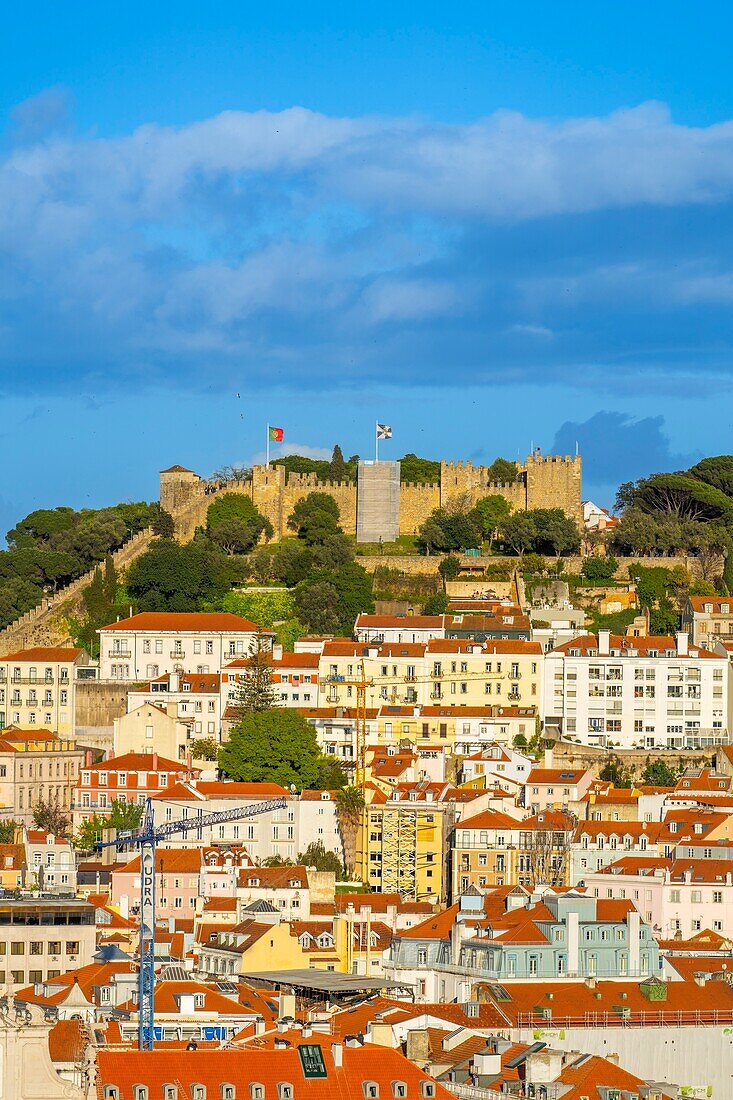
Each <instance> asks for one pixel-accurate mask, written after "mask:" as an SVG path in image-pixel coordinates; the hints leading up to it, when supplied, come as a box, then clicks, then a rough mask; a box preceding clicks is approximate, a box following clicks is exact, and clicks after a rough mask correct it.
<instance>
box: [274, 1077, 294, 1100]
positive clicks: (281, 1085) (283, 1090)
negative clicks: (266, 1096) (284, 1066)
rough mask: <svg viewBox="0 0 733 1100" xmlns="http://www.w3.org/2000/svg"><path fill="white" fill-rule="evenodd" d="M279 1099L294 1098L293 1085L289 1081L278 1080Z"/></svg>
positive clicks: (290, 1099) (287, 1099) (289, 1099)
mask: <svg viewBox="0 0 733 1100" xmlns="http://www.w3.org/2000/svg"><path fill="white" fill-rule="evenodd" d="M277 1100H293V1086H292V1085H291V1084H289V1083H288V1082H287V1081H280V1082H278V1086H277Z"/></svg>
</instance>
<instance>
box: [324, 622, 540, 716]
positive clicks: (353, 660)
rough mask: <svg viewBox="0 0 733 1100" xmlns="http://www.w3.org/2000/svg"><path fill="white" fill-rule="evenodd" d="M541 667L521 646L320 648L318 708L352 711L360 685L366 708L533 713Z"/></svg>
mask: <svg viewBox="0 0 733 1100" xmlns="http://www.w3.org/2000/svg"><path fill="white" fill-rule="evenodd" d="M542 660H543V653H542V647H541V646H540V644H539V642H528V641H524V640H522V639H489V640H487V641H485V642H483V643H479V642H476V641H473V640H472V639H470V638H435V639H433V640H432V641H430V642H421V643H393V642H390V643H384V644H382V645H376V644H364V643H363V642H346V641H334V642H327V643H326V644H325V646H324V647H323V652H322V654H321V660H320V663H319V669H318V679H319V688H320V691H319V700H320V703H321V705H322V706H331V707H333V706H343V707H349V706H354V705H356V703H357V702H358V684H359V683H363V684H364V701H365V703H366V705H367V706H369V707H370V708H374V707H384V706H385V705H390V706H418V705H419V706H422V707H426V706H433V705H444V706H449V707H458V708H463V707H483V708H485V707H491V706H493V705H498V706H517V707H530V706H533V707H540V706H541V693H542Z"/></svg>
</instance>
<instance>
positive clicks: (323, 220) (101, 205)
mask: <svg viewBox="0 0 733 1100" xmlns="http://www.w3.org/2000/svg"><path fill="white" fill-rule="evenodd" d="M732 23H733V13H732V12H731V8H730V6H729V5H723V4H718V3H702V4H700V5H697V7H696V8H695V10H694V12H693V11H692V10H691V9H690V7H689V5H688V4H681V3H669V2H668V3H665V4H656V3H646V4H643V5H639V4H638V3H636V4H631V3H616V4H614V5H606V6H603V7H602V6H600V5H588V4H575V3H564V4H560V5H555V6H553V7H550V6H548V5H546V4H539V3H537V4H530V3H521V2H519V3H515V4H513V5H494V4H486V3H483V4H473V3H464V4H461V5H453V6H452V7H450V6H447V5H445V4H440V5H438V4H430V3H424V4H422V5H420V7H419V14H418V8H417V6H416V5H406V4H400V3H391V4H389V5H387V4H382V3H371V4H369V5H352V6H348V5H343V4H340V5H337V4H325V3H318V2H314V3H312V4H310V5H308V6H307V8H306V6H305V5H294V4H285V3H273V4H270V5H268V6H266V7H258V8H255V6H254V5H242V4H241V3H237V4H234V3H224V2H222V3H214V4H210V5H208V6H207V5H200V4H197V5H194V4H191V3H186V2H181V3H178V4H176V5H173V4H168V3H159V4H154V5H151V4H149V3H148V4H146V5H142V4H138V3H134V2H132V3H128V4H126V5H124V6H123V7H118V6H114V7H113V6H112V5H98V4H95V5H92V4H89V3H86V2H75V3H74V4H73V5H59V4H57V3H53V4H52V3H37V4H29V5H15V8H14V10H13V11H10V12H7V13H5V15H4V45H5V47H6V48H5V50H4V51H3V58H2V60H3V64H2V65H0V120H1V121H0V126H1V127H2V136H1V138H0V386H1V389H2V396H3V413H4V415H3V418H2V425H0V437H2V442H3V444H4V449H5V453H6V456H7V458H8V459H9V461H6V470H8V471H11V472H12V473H13V476H11V477H6V479H5V482H4V485H3V487H2V488H0V529H7V528H8V527H9V526H11V524H12V523H13V522H14V521H15V520H16V519H17V518H18V517H19V515H21V514H23V513H25V512H26V511H28V510H29V509H30V508H32V507H36V506H52V505H55V504H58V503H70V504H74V505H77V506H79V505H84V504H88V505H101V504H104V503H111V502H114V501H116V500H119V499H130V498H133V499H135V498H141V497H146V498H153V497H155V495H156V492H157V471H158V469H160V468H161V467H163V466H166V465H169V464H171V463H173V462H181V463H184V464H186V465H189V466H191V467H192V468H194V469H196V470H197V471H199V472H200V473H203V474H205V473H209V472H210V471H211V470H213V469H215V468H216V467H217V466H219V465H221V464H223V463H227V462H239V461H248V460H251V459H252V458H253V457H255V456H256V455H257V454H258V452H260V451H261V450H262V444H263V438H264V425H265V423H266V422H267V421H268V420H269V421H270V422H271V423H277V424H282V425H283V426H284V427H285V430H286V440H287V441H288V444H289V445H291V446H292V445H296V446H298V447H301V448H307V449H309V452H308V453H313V454H320V453H326V452H330V449H331V447H332V446H333V444H334V442H336V441H338V442H340V443H341V446H342V447H343V449H344V451H345V452H346V453H347V454H348V453H354V452H359V453H362V454H369V453H371V448H372V445H373V423H374V420H375V418H377V417H378V418H379V419H382V420H385V421H388V422H389V423H391V424H392V426H393V429H394V441H393V443H392V444H388V445H386V446H385V450H384V451H383V454H384V455H385V457H387V454H388V452H389V451H390V449H391V453H393V454H395V455H399V454H402V453H404V452H405V451H408V450H414V451H417V452H418V453H420V454H424V455H429V456H436V457H438V456H440V455H445V456H446V457H453V458H469V457H470V458H474V459H475V460H477V461H479V460H484V459H485V460H487V461H490V460H491V459H492V458H493V457H495V456H496V455H497V454H504V455H506V456H508V457H514V456H519V457H523V456H524V455H525V454H526V452H527V451H528V449H529V447H530V445H531V443H532V442H535V443H539V444H541V445H542V446H543V448H545V449H547V450H550V449H553V448H557V449H560V450H562V451H569V450H573V449H574V446H575V442H576V441H577V442H578V443H579V445H580V448H581V451H582V453H583V454H584V456H585V460H586V467H585V469H586V476H585V489H586V495H591V496H595V497H596V498H597V499H599V500H600V501H601V502H603V503H609V502H610V501H611V500H612V497H613V491H614V487H615V485H616V484H617V483H618V482H619V481H621V480H627V479H629V478H632V477H636V476H640V475H642V474H644V473H649V472H652V471H653V470H656V469H663V468H676V467H679V466H682V465H685V464H687V463H688V462H689V461H692V460H695V459H696V458H697V457H699V455H701V454H703V453H719V452H727V451H730V449H731V446H730V434H731V433H730V428H731V415H730V412H729V409H730V405H731V401H730V397H731V377H732V374H733V372H732V370H731V346H732V344H733V319H732V316H731V304H732V303H733V261H732V259H731V246H730V241H731V239H733V238H732V235H731V231H732V230H733V121H732V120H733V85H732V84H731V82H730V80H729V78H728V73H729V57H728V46H729V43H730V40H731V31H732V30H733V27H732V26H731V24H732ZM237 394H239V395H240V396H239V397H237V396H236V395H237Z"/></svg>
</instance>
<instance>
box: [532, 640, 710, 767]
mask: <svg viewBox="0 0 733 1100" xmlns="http://www.w3.org/2000/svg"><path fill="white" fill-rule="evenodd" d="M544 668H545V690H544V700H545V723H546V725H549V726H557V727H559V728H560V730H561V731H562V733H563V735H564V736H565V737H570V738H577V740H578V741H580V742H582V743H584V744H590V745H600V746H606V745H611V744H613V745H616V746H620V747H621V748H632V747H635V746H637V747H640V748H647V749H652V748H658V747H665V748H666V747H670V748H686V747H689V748H699V747H706V746H709V745H714V744H721V743H727V742H728V740H729V738H728V717H727V698H728V677H729V666H728V661H727V660H726V658H725V657H723V656H721V655H718V654H712V653H709V652H707V651H705V650H699V649H697V648H696V647H691V646H690V645H689V643H688V637H687V635H686V634H684V633H680V634H678V635H677V637H676V639H675V638H663V637H661V638H654V637H648V638H619V637H616V636H614V637H611V636H610V635H609V633H608V631H603V630H602V631H600V632H599V636H598V639H596V638H595V637H594V636H593V635H585V636H584V637H582V638H577V639H575V640H574V641H572V642H568V643H566V644H564V645H563V646H561V647H560V648H559V649H556V650H553V651H552V652H550V653H548V654H546V656H545V665H544Z"/></svg>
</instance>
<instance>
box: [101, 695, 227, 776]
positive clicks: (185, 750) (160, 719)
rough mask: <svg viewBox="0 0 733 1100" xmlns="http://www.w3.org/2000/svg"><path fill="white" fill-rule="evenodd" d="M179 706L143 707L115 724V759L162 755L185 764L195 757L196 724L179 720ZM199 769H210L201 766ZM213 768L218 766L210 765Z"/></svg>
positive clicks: (151, 705) (172, 704)
mask: <svg viewBox="0 0 733 1100" xmlns="http://www.w3.org/2000/svg"><path fill="white" fill-rule="evenodd" d="M176 710H177V707H176V704H175V703H170V704H169V705H168V706H167V707H166V706H164V705H163V706H161V705H159V704H157V703H142V704H141V705H140V706H139V707H137V708H136V709H135V710H133V711H130V712H129V713H128V714H123V715H122V717H121V718H115V720H114V751H115V756H123V755H124V754H125V753H128V752H134V753H146V754H152V753H154V752H156V753H158V754H159V755H160V756H163V757H165V758H166V759H167V760H176V761H180V762H181V764H185V763H186V760H187V758H188V756H189V755H191V756H192V754H193V748H192V746H193V742H194V741H195V740H196V739H197V735H196V734H195V733H194V732H193V723H192V722H184V721H181V719H180V718H177V717H176ZM195 766H197V767H199V766H204V767H205V766H206V765H205V763H204V764H199V763H197V764H196V765H195ZM209 766H210V767H213V766H214V765H213V764H211V765H209Z"/></svg>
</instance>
